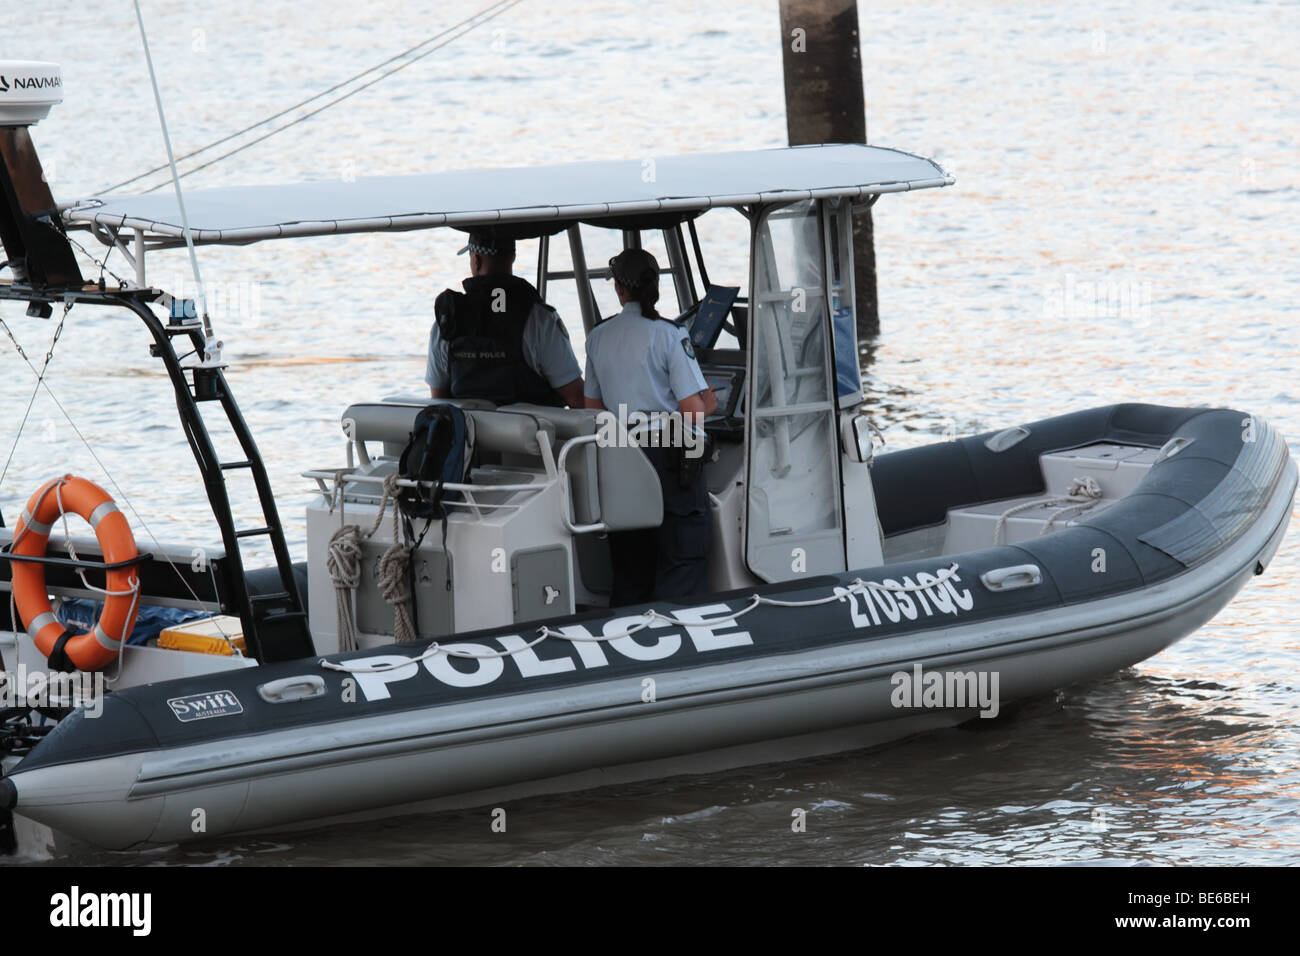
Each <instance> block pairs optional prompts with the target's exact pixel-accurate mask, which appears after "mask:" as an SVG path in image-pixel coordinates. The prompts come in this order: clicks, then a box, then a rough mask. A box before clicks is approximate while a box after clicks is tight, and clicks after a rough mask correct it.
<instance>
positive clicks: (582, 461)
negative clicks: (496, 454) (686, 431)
mask: <svg viewBox="0 0 1300 956" xmlns="http://www.w3.org/2000/svg"><path fill="white" fill-rule="evenodd" d="M500 410H501V411H502V412H519V413H522V414H526V415H530V416H535V417H537V418H540V419H542V420H543V421H546V422H547V423H549V424H551V425H552V427H553V429H554V434H555V441H556V445H557V447H556V449H555V451H556V454H557V456H558V454H559V447H560V446H563V444H564V443H565V442H566V441H569V440H570V439H573V438H580V437H582V436H585V435H594V434H596V428H597V419H596V416H597V415H598V414H599V412H598V411H597V410H596V409H592V408H550V407H547V406H545V405H528V404H522V403H521V404H517V405H503V406H502V407H501V409H500ZM564 470H565V471H566V472H568V474H569V490H570V493H571V500H572V502H573V514H574V520H575V521H576V522H577V523H578V524H597V523H603V524H605V525H607V526H608V528H609V530H611V531H631V530H634V529H637V528H657V527H658V526H659V525H660V524H662V523H663V520H664V511H663V494H662V492H661V490H660V488H659V476H658V475H656V474H655V470H654V467H653V466H652V465H651V464H650V461H649V460H648V459H647V458H646V456H645V455H643V454H642V453H641V449H640V448H637V447H635V446H623V447H619V446H606V445H600V444H598V443H591V444H586V445H582V446H580V447H578V448H576V449H574V451H573V452H571V453H570V454H569V456H568V457H567V458H566V459H565V463H564Z"/></svg>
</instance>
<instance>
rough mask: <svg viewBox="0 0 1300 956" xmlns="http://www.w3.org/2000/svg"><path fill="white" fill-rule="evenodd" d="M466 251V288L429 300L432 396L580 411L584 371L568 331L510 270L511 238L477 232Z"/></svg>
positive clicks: (428, 370)
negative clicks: (559, 406)
mask: <svg viewBox="0 0 1300 956" xmlns="http://www.w3.org/2000/svg"><path fill="white" fill-rule="evenodd" d="M465 251H468V252H469V270H470V278H468V279H466V280H465V281H464V283H463V285H464V287H465V291H464V292H463V293H461V292H453V291H452V290H451V289H447V290H446V291H445V292H443V293H442V294H441V295H439V296H438V298H437V299H436V300H435V301H434V307H433V308H434V315H435V318H436V321H435V322H434V324H433V327H432V328H431V329H430V330H429V361H428V364H427V366H426V367H425V373H424V380H425V381H426V382H428V383H429V392H430V394H431V395H432V396H433V397H434V398H483V399H487V400H488V401H491V402H494V403H496V404H497V405H509V404H512V403H514V402H532V403H533V404H536V405H572V406H574V407H577V408H581V407H582V372H581V370H580V369H579V368H578V360H577V358H576V357H575V356H574V354H573V346H571V345H570V344H569V333H568V332H567V331H565V328H564V324H563V323H562V322H561V321H560V317H559V316H558V315H557V314H556V312H555V310H554V309H552V308H551V307H550V306H549V305H547V304H546V303H545V302H543V301H542V300H541V297H540V296H538V294H537V290H536V289H534V288H533V287H532V286H531V285H530V284H529V283H528V282H527V281H525V280H524V279H521V278H519V277H518V276H516V275H514V262H515V241H514V240H513V239H501V238H497V237H494V236H490V235H488V234H486V233H479V232H475V233H471V234H470V237H469V244H468V245H467V246H466V247H465V248H464V249H462V250H461V252H465Z"/></svg>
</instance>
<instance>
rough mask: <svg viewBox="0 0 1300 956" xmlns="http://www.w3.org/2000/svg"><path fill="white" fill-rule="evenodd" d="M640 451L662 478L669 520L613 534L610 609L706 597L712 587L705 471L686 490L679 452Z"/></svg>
mask: <svg viewBox="0 0 1300 956" xmlns="http://www.w3.org/2000/svg"><path fill="white" fill-rule="evenodd" d="M641 450H642V451H643V452H644V453H645V456H646V458H648V459H649V460H650V464H651V465H653V466H654V470H655V473H656V474H657V475H658V476H659V487H660V490H661V491H662V493H663V502H664V521H663V524H661V525H660V526H659V527H657V528H643V529H640V530H637V531H614V532H610V535H609V554H610V563H611V565H612V566H613V572H614V574H613V577H614V581H613V587H612V589H611V592H610V600H609V603H610V607H625V606H627V605H629V604H646V603H648V602H650V601H655V600H659V601H673V600H680V599H682V598H688V597H691V596H692V595H695V594H700V593H702V592H703V591H704V589H705V586H706V585H707V583H708V582H707V580H706V578H707V576H708V558H709V545H710V542H711V540H712V537H713V532H712V525H711V518H710V516H709V486H708V483H707V482H706V481H705V480H704V473H703V469H702V468H701V469H699V470H698V471H697V472H696V475H695V479H694V481H692V482H691V483H690V484H689V485H688V486H687V487H685V488H683V487H682V484H681V481H680V471H679V463H680V454H681V453H680V451H679V450H678V449H673V448H643V449H641Z"/></svg>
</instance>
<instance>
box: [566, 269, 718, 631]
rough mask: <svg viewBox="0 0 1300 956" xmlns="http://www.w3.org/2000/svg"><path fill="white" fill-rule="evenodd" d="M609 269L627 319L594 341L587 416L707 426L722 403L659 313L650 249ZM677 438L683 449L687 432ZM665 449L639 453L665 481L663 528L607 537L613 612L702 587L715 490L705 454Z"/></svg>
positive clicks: (609, 324)
mask: <svg viewBox="0 0 1300 956" xmlns="http://www.w3.org/2000/svg"><path fill="white" fill-rule="evenodd" d="M609 269H610V274H611V276H612V278H613V279H614V291H615V292H616V293H617V294H618V301H619V304H620V305H622V306H623V311H622V312H620V313H619V314H618V315H616V316H613V317H612V318H609V319H606V320H605V321H604V322H602V323H601V324H600V325H598V326H596V327H595V328H594V329H592V330H591V332H590V333H589V334H588V336H587V374H586V385H585V386H584V395H585V397H586V404H587V407H588V408H600V409H609V410H610V411H616V410H617V411H619V412H620V418H622V419H623V420H624V421H626V420H627V414H628V413H629V412H646V413H655V412H660V413H662V412H681V413H684V415H683V417H684V418H685V419H686V422H687V423H690V422H692V421H694V422H696V423H697V425H696V427H699V426H702V424H703V420H704V418H705V417H707V416H709V415H711V414H713V412H714V411H715V410H716V409H717V407H718V400H717V399H716V398H715V397H714V395H713V391H712V390H711V389H710V388H709V386H708V384H707V383H706V382H705V381H704V376H703V375H702V374H701V373H700V367H699V365H698V364H697V363H696V361H695V352H694V350H693V349H692V348H691V340H690V336H689V335H688V334H687V331H686V329H684V328H682V327H681V326H679V325H677V324H676V323H675V322H672V321H671V320H669V319H665V318H664V317H663V316H661V315H660V314H659V313H658V312H657V311H655V303H656V302H657V301H658V299H659V263H658V262H657V261H656V260H655V257H654V256H652V255H651V254H650V253H648V252H646V251H645V250H644V249H625V250H624V251H623V252H621V253H619V254H618V255H617V256H615V257H614V258H613V259H610V260H609ZM686 416H690V417H686ZM685 427H690V425H689V424H687V425H686V426H685ZM677 433H678V434H677V436H676V437H677V438H678V439H680V438H681V437H682V435H683V432H682V431H681V429H677ZM663 438H664V436H661V439H663ZM660 444H661V447H647V445H646V443H645V442H644V441H643V442H642V449H641V450H642V451H643V452H644V453H645V456H646V457H647V458H648V459H649V460H650V464H651V465H653V466H654V469H655V472H656V473H657V474H658V476H659V484H660V487H661V488H662V491H663V503H664V520H663V524H662V525H660V526H659V527H658V528H648V529H645V530H641V531H621V532H613V533H611V534H610V535H609V549H610V560H611V564H612V565H613V572H614V574H613V577H614V581H613V589H612V592H611V594H610V606H611V607H620V606H623V605H627V604H641V603H645V602H647V601H650V600H652V599H659V600H670V599H676V598H684V597H689V596H690V595H692V594H696V593H698V592H699V591H700V590H702V589H703V587H704V585H705V576H706V571H707V568H706V562H707V559H708V555H709V540H710V537H711V532H710V518H709V489H708V485H707V484H706V482H705V481H704V474H703V467H702V465H703V462H702V461H700V460H699V455H700V454H701V453H702V451H703V447H704V446H703V443H702V442H691V443H689V447H688V446H687V443H685V442H683V441H677V442H675V443H674V444H675V447H662V445H664V444H667V441H661V442H660ZM688 456H692V457H688Z"/></svg>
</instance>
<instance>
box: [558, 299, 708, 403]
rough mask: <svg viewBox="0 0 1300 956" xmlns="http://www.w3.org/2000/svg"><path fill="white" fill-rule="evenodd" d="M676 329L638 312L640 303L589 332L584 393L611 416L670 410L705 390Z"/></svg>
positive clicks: (685, 339)
mask: <svg viewBox="0 0 1300 956" xmlns="http://www.w3.org/2000/svg"><path fill="white" fill-rule="evenodd" d="M708 387H709V386H708V383H707V382H705V381H704V375H703V374H702V373H701V372H700V366H699V364H698V363H697V362H696V361H695V350H694V349H693V348H692V347H691V339H690V334H689V333H688V332H687V331H686V329H684V328H682V327H681V326H678V325H674V324H673V323H671V322H662V321H660V320H658V319H647V318H646V317H645V316H643V315H642V314H641V304H640V303H639V302H629V303H627V304H626V305H625V306H623V311H622V312H620V313H619V314H618V315H616V316H614V317H613V318H610V319H607V320H605V321H604V322H602V323H600V325H598V326H596V327H595V328H594V329H592V330H591V332H590V334H588V336H587V375H586V381H585V384H584V385H583V393H584V394H585V395H586V396H587V397H588V398H596V399H599V400H600V401H601V403H602V404H603V405H604V406H605V407H606V408H608V409H609V410H610V411H612V412H617V411H618V407H619V406H620V405H625V406H627V410H628V411H629V412H638V411H639V412H675V411H677V407H678V406H677V403H678V402H680V401H681V400H682V399H684V398H689V397H690V396H692V395H696V394H698V393H699V392H702V391H704V390H705V389H706V388H708Z"/></svg>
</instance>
